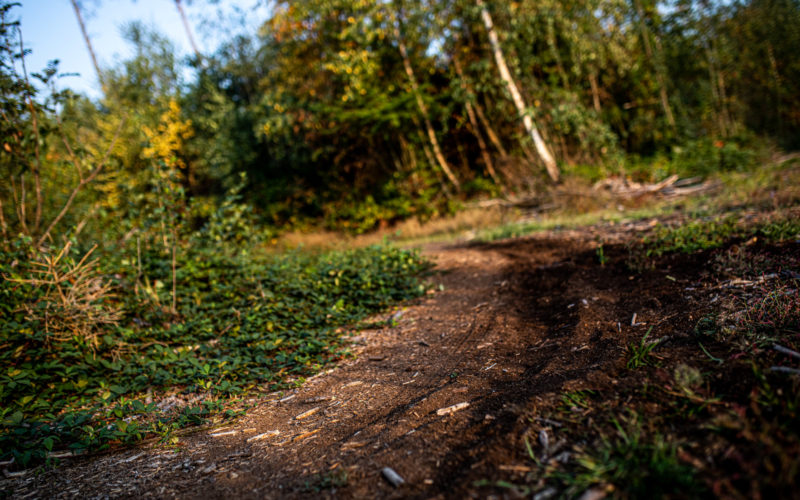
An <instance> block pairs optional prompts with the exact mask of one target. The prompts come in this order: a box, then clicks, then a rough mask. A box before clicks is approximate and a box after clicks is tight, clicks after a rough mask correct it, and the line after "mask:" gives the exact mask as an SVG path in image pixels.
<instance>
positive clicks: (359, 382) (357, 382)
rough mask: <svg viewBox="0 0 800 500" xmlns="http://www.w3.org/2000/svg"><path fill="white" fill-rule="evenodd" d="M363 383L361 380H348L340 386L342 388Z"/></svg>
mask: <svg viewBox="0 0 800 500" xmlns="http://www.w3.org/2000/svg"><path fill="white" fill-rule="evenodd" d="M363 384H364V382H362V381H360V380H354V381H352V382H348V383H346V384H344V385H343V386H342V389H345V388H347V387H353V386H356V385H363Z"/></svg>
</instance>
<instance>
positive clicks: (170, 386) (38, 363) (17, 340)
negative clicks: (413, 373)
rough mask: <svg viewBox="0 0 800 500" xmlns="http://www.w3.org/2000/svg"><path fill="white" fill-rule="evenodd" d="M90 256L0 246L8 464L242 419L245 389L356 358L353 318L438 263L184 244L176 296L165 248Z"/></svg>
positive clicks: (398, 256)
mask: <svg viewBox="0 0 800 500" xmlns="http://www.w3.org/2000/svg"><path fill="white" fill-rule="evenodd" d="M37 262H45V263H47V265H46V266H44V267H42V266H41V265H37ZM88 262H89V261H88V260H87V259H86V255H85V253H81V252H80V251H79V250H77V249H76V248H75V247H71V246H69V245H67V247H66V248H65V249H64V251H63V252H62V253H61V255H55V256H53V255H37V252H36V251H34V250H33V249H32V247H31V246H30V245H29V241H25V240H18V241H16V242H15V243H14V244H13V245H11V246H9V247H7V248H6V249H5V250H3V251H0V275H2V279H1V280H0V313H1V314H0V318H1V319H0V365H2V367H3V368H2V371H0V460H10V459H13V460H14V461H15V463H16V464H17V465H18V466H26V465H29V464H31V463H37V462H41V461H42V460H46V459H48V457H51V456H52V454H51V453H50V452H51V451H54V450H72V451H74V452H83V451H86V450H97V449H102V448H105V447H108V446H111V445H114V444H119V443H127V442H132V441H139V440H142V439H145V438H149V437H156V438H158V439H160V440H161V441H164V442H174V433H175V431H176V430H177V429H179V428H181V427H185V426H188V425H193V424H199V423H202V422H205V421H206V420H207V419H208V418H209V417H211V416H212V415H220V414H221V416H222V417H225V416H234V415H235V414H236V412H235V411H234V409H238V408H240V407H241V404H240V402H239V401H238V400H237V398H239V397H241V396H242V395H243V394H244V393H247V392H252V391H259V392H268V391H274V390H278V389H281V388H286V387H290V386H291V385H292V384H295V383H299V382H302V380H303V377H305V376H308V375H311V374H313V373H315V372H317V371H319V370H320V369H321V368H322V367H323V366H324V365H326V364H327V363H330V362H331V361H334V360H337V359H340V358H342V357H343V356H346V355H347V350H346V348H345V347H344V345H343V342H342V336H343V335H344V334H345V333H346V331H347V328H348V325H354V324H356V323H358V322H359V321H361V320H363V319H364V318H365V317H367V316H368V315H370V314H371V313H374V312H376V311H379V310H381V309H384V308H386V307H387V306H389V305H390V304H393V303H395V302H397V301H401V300H405V299H408V298H411V297H415V296H418V295H420V294H422V293H424V291H425V287H424V286H423V285H422V284H421V282H420V281H419V278H418V276H419V274H420V272H422V271H423V270H424V269H426V266H427V264H426V263H425V262H424V261H423V260H422V259H421V258H420V257H419V256H418V255H417V254H416V253H414V252H411V251H405V250H399V249H396V248H393V247H389V246H384V245H378V246H372V247H368V248H363V249H359V250H353V251H347V252H333V253H325V254H320V255H310V254H308V253H304V252H299V251H296V252H290V253H287V254H283V255H277V256H255V255H250V254H248V253H246V252H238V253H237V252H225V251H223V250H222V249H221V248H218V247H214V246H195V247H192V246H190V245H186V247H185V248H181V251H180V252H178V255H177V257H176V263H175V266H174V269H175V275H174V278H175V287H174V290H175V297H174V299H173V297H172V295H173V293H172V291H173V287H172V277H173V275H172V269H173V267H172V266H171V264H170V261H169V260H168V259H165V258H164V256H163V255H162V254H161V253H160V252H148V251H141V249H140V251H139V252H138V253H137V252H132V254H131V255H124V254H123V255H105V256H104V258H103V259H101V260H99V261H97V262H92V263H91V266H89V267H87V263H88ZM47 266H49V267H47ZM43 269H44V270H45V272H44V274H43V273H42V270H43ZM48 269H49V270H48ZM76 269H77V270H78V271H76ZM70 273H71V274H70ZM80 273H84V274H80ZM82 276H83V277H82ZM87 280H88V281H87ZM77 287H83V288H85V289H81V290H75V289H76V288H77ZM73 291H75V292H76V293H77V295H79V296H80V297H83V299H80V300H72V299H70V293H72V292H73ZM173 300H174V302H173ZM172 303H174V304H175V308H174V309H173V307H172V306H171V304H172ZM98 317H100V318H104V320H103V321H97V318H98ZM226 412H227V413H226Z"/></svg>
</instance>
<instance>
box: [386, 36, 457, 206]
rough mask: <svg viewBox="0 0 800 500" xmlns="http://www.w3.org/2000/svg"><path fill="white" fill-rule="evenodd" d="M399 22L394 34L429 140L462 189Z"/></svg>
mask: <svg viewBox="0 0 800 500" xmlns="http://www.w3.org/2000/svg"><path fill="white" fill-rule="evenodd" d="M399 24H400V21H399V20H396V23H395V27H394V36H395V38H396V39H397V46H398V47H399V49H400V55H401V56H402V58H403V67H404V68H405V70H406V75H408V81H409V82H410V83H411V90H412V92H413V93H414V98H415V99H416V101H417V107H418V108H419V112H420V114H421V115H422V121H423V122H424V123H425V131H426V132H427V134H428V140H429V141H430V143H431V147H432V148H433V155H434V157H435V158H436V162H437V163H438V164H439V167H440V168H441V169H442V171H443V172H444V174H445V175H446V176H447V179H448V180H449V181H450V182H451V183H452V184H453V186H455V188H456V191H461V184H460V183H459V182H458V179H457V178H456V176H455V174H453V171H452V170H451V169H450V166H449V165H448V164H447V160H445V158H444V155H443V154H442V149H441V148H440V147H439V140H438V139H437V138H436V132H435V131H434V129H433V125H432V124H431V120H430V118H429V115H428V107H427V106H426V105H425V101H424V100H423V99H422V94H421V93H420V91H419V85H418V84H417V77H416V76H415V75H414V68H413V67H412V66H411V60H410V59H409V57H408V50H407V49H406V44H405V41H403V36H402V34H401V33H400V27H399Z"/></svg>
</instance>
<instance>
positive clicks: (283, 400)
mask: <svg viewBox="0 0 800 500" xmlns="http://www.w3.org/2000/svg"><path fill="white" fill-rule="evenodd" d="M294 396H295V395H294V394H292V395H291V396H286V397H285V398H283V399H279V400H278V403H285V402H287V401H289V400H290V399H292V398H294Z"/></svg>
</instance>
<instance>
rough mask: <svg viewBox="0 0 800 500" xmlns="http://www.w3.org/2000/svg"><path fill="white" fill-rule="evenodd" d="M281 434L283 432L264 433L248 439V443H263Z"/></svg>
mask: <svg viewBox="0 0 800 500" xmlns="http://www.w3.org/2000/svg"><path fill="white" fill-rule="evenodd" d="M280 433H281V431H277V430H275V431H267V432H262V433H261V434H257V435H255V436H253V437H251V438H247V442H248V443H250V442H252V441H261V440H262V439H267V438H268V437H272V436H277V435H279V434H280Z"/></svg>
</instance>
